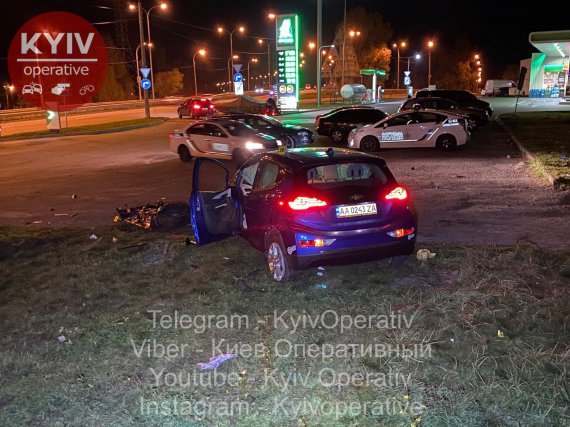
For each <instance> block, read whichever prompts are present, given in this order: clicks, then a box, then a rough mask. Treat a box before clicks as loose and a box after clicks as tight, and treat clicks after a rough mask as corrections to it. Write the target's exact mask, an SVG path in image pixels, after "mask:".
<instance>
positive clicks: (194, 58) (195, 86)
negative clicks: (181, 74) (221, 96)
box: [192, 49, 206, 96]
mask: <svg viewBox="0 0 570 427" xmlns="http://www.w3.org/2000/svg"><path fill="white" fill-rule="evenodd" d="M196 55H200V56H204V55H206V49H200V50H199V51H198V52H196V53H194V56H192V69H193V70H194V96H198V77H197V75H198V70H196Z"/></svg>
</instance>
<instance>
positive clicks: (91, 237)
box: [89, 234, 97, 240]
mask: <svg viewBox="0 0 570 427" xmlns="http://www.w3.org/2000/svg"><path fill="white" fill-rule="evenodd" d="M89 240H97V235H96V234H92V235H91V236H89Z"/></svg>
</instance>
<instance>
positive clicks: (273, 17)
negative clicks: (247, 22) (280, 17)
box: [267, 13, 277, 19]
mask: <svg viewBox="0 0 570 427" xmlns="http://www.w3.org/2000/svg"><path fill="white" fill-rule="evenodd" d="M267 17H268V18H269V19H275V18H276V17H277V15H275V14H274V13H268V14H267Z"/></svg>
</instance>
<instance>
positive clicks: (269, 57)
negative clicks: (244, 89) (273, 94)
mask: <svg viewBox="0 0 570 427" xmlns="http://www.w3.org/2000/svg"><path fill="white" fill-rule="evenodd" d="M269 15H273V14H272V13H270V14H269ZM269 15H268V16H269ZM263 41H264V40H263V39H259V40H258V41H257V42H258V43H259V44H260V45H262V44H263ZM265 41H266V42H267V73H268V74H269V76H270V77H269V85H271V43H274V40H269V39H266V40H265Z"/></svg>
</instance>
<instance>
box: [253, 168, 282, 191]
mask: <svg viewBox="0 0 570 427" xmlns="http://www.w3.org/2000/svg"><path fill="white" fill-rule="evenodd" d="M279 170H280V168H279V165H277V164H275V163H273V162H269V161H263V162H262V164H261V170H260V172H259V173H258V174H257V177H256V178H255V182H254V184H253V190H254V191H256V190H267V189H269V188H273V187H274V186H275V184H276V183H277V179H278V177H279Z"/></svg>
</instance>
